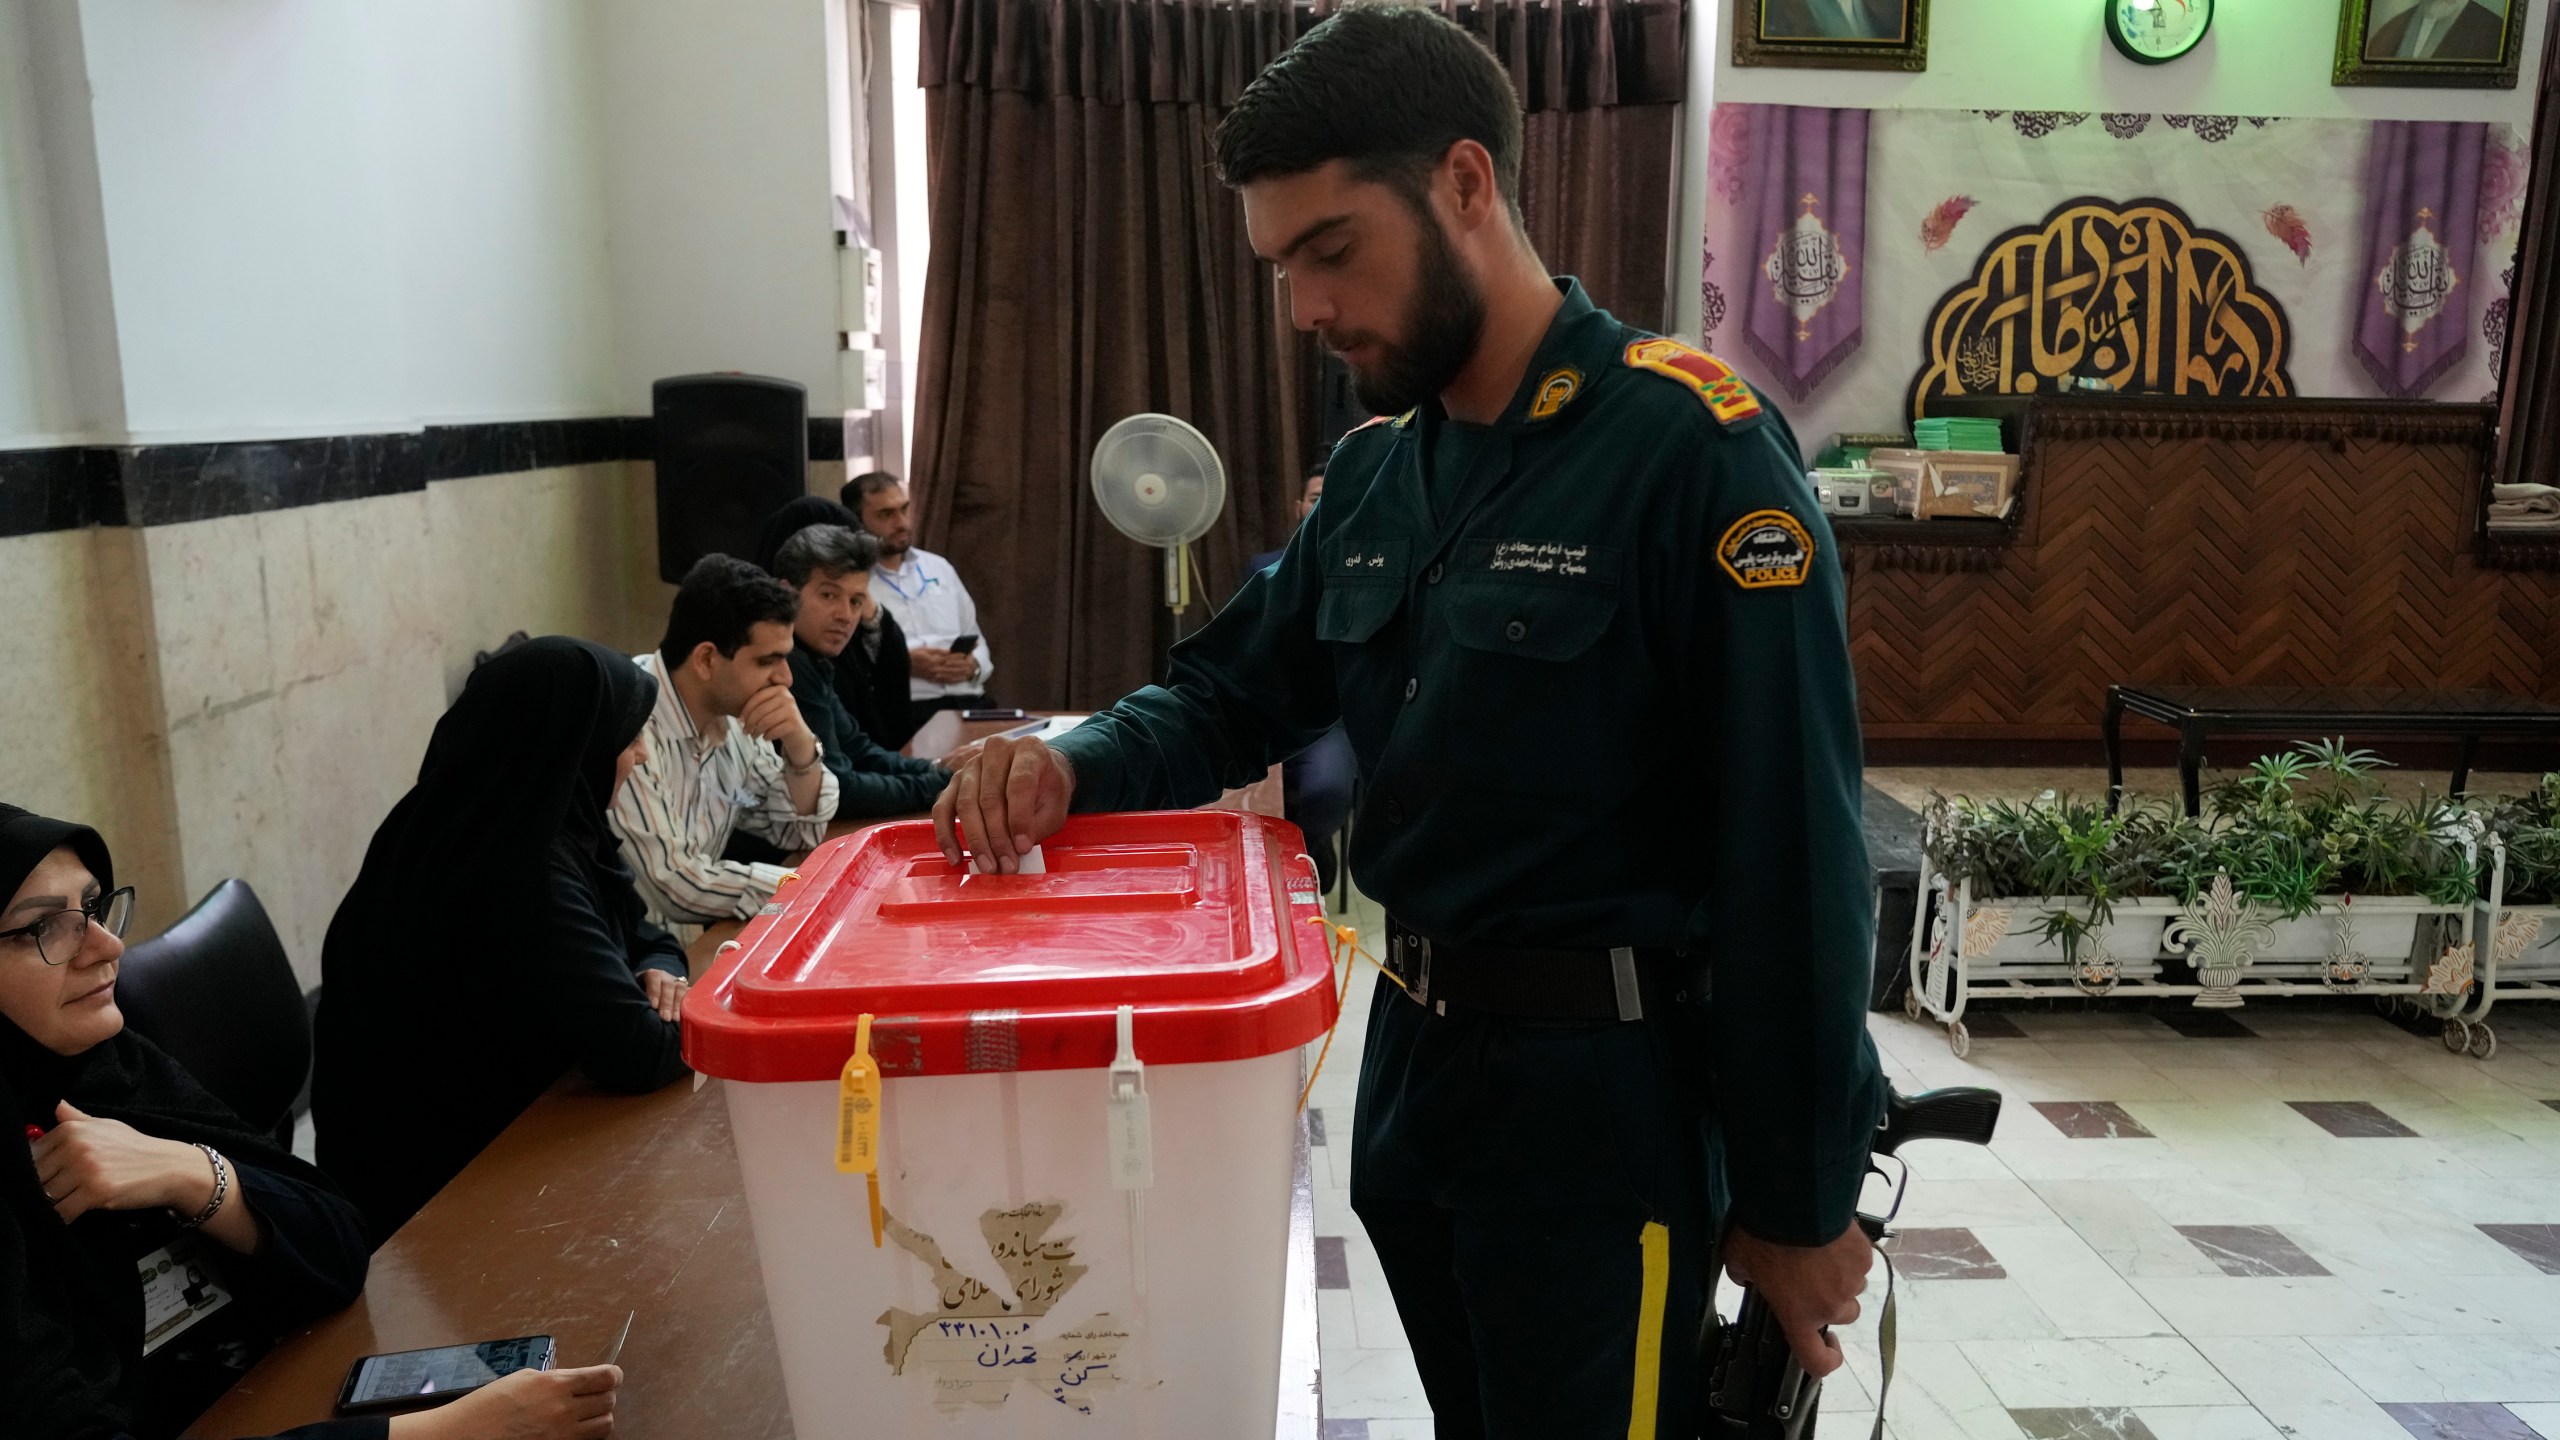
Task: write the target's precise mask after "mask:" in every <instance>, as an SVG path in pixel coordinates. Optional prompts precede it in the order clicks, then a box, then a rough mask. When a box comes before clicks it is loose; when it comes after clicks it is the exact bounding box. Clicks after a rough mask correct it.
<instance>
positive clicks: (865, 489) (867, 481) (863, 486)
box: [836, 470, 907, 515]
mask: <svg viewBox="0 0 2560 1440" xmlns="http://www.w3.org/2000/svg"><path fill="white" fill-rule="evenodd" d="M906 483H907V482H906V481H904V480H901V479H899V478H898V477H897V476H895V475H892V474H890V473H889V472H888V471H886V470H865V471H863V472H862V473H861V474H859V475H856V476H854V477H853V478H852V479H850V480H847V481H846V482H844V488H843V489H842V490H839V491H837V492H836V499H837V500H839V501H841V502H842V503H843V505H844V508H846V509H847V510H850V511H852V512H853V513H854V514H856V515H859V514H861V513H862V502H863V501H865V500H868V499H870V498H871V497H872V496H874V495H877V494H879V493H880V492H881V491H883V490H886V489H888V488H889V487H890V486H892V485H904V484H906Z"/></svg>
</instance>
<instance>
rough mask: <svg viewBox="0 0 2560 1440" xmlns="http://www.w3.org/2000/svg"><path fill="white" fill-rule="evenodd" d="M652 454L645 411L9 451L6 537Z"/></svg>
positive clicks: (814, 439) (239, 510)
mask: <svg viewBox="0 0 2560 1440" xmlns="http://www.w3.org/2000/svg"><path fill="white" fill-rule="evenodd" d="M865 423H866V425H867V418H866V421H865ZM869 436H870V431H869V430H868V429H867V428H866V429H864V430H863V431H862V432H861V435H860V437H858V438H859V439H861V440H862V441H863V442H864V443H865V445H866V447H867V444H868V440H869ZM845 439H846V436H845V422H844V421H843V420H841V419H833V418H821V419H813V420H811V421H810V422H809V458H810V459H811V460H842V459H843V458H844V455H845ZM653 454H654V452H653V449H652V444H651V440H650V422H649V419H648V417H646V416H635V415H608V416H600V417H598V418H595V419H590V420H508V421H499V422H495V423H491V424H484V425H430V426H428V427H426V429H424V430H422V431H410V432H405V433H399V434H389V435H323V436H315V437H312V438H308V439H296V440H219V441H212V442H208V443H205V444H200V445H124V446H58V447H54V448H50V449H43V450H0V537H7V536H11V535H35V534H41V533H43V532H46V531H50V530H77V529H79V528H80V527H82V526H84V525H128V524H130V525H176V524H181V523H184V522H186V521H189V520H215V519H220V518H222V517H223V516H226V515H254V514H258V513H260V512H263V511H269V510H290V509H293V508H294V507H296V506H301V505H325V504H327V503H329V502H331V501H333V500H362V499H365V498H367V497H370V496H375V495H397V494H401V493H403V492H406V491H415V490H423V489H425V488H426V487H427V486H428V484H430V483H431V482H433V481H438V480H467V479H470V478H472V477H474V476H480V475H513V474H519V473H521V472H524V471H529V470H551V469H557V468H560V467H562V466H568V465H601V464H608V463H611V462H614V461H621V460H648V459H651V458H653Z"/></svg>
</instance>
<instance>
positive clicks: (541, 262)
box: [79, 0, 614, 443]
mask: <svg viewBox="0 0 2560 1440" xmlns="http://www.w3.org/2000/svg"><path fill="white" fill-rule="evenodd" d="M79 16H80V22H81V28H82V32H83V39H84V42H85V52H86V66H87V78H88V82H89V86H90V89H91V92H92V96H93V100H92V107H91V113H92V119H93V124H94V127H95V131H96V145H97V174H98V177H99V181H100V185H101V189H102V193H103V202H104V211H105V222H106V230H107V235H108V237H109V241H110V243H109V246H108V252H109V264H110V273H111V276H112V281H113V286H114V295H115V312H116V324H117V336H118V340H119V343H120V348H121V351H122V361H123V375H124V398H125V410H126V424H127V426H128V427H129V430H130V434H131V437H132V439H133V440H135V441H136V442H141V443H152V442H167V441H180V440H198V439H239V438H244V437H249V436H257V435H311V434H331V433H341V432H349V431H364V430H393V429H405V428H410V427H414V426H416V425H419V424H422V423H428V422H432V421H436V420H446V419H482V418H496V417H500V416H504V417H507V418H530V417H548V416H561V415H585V414H598V413H606V412H609V411H610V410H611V409H612V408H613V400H614V396H613V393H612V388H611V383H610V374H611V372H610V365H609V360H608V356H609V355H610V346H611V336H610V332H609V327H608V324H607V310H608V301H607V290H606V287H605V282H604V251H605V246H604V228H603V203H602V186H601V183H600V179H599V176H598V168H599V167H598V165H597V161H596V150H597V144H596V125H595V120H594V118H593V117H594V110H595V107H594V103H593V95H594V92H595V82H594V78H593V69H592V64H593V61H592V55H591V47H590V45H589V43H588V37H587V34H586V26H587V24H588V19H589V17H588V15H587V11H586V7H585V5H584V4H583V3H582V0H366V3H364V4H360V5H348V4H343V3H339V0H228V3H224V4H219V5H204V4H196V3H190V0H82V3H81V4H80V7H79Z"/></svg>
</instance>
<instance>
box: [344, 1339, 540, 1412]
mask: <svg viewBox="0 0 2560 1440" xmlns="http://www.w3.org/2000/svg"><path fill="white" fill-rule="evenodd" d="M550 1368H551V1337H550V1336H548V1335H519V1336H517V1337H515V1338H514V1339H512V1340H483V1341H481V1342H480V1343H479V1344H477V1345H444V1346H439V1347H438V1348H436V1349H433V1350H398V1351H394V1352H392V1353H390V1354H388V1355H367V1356H366V1357H364V1358H363V1359H361V1360H359V1361H357V1362H356V1363H355V1364H353V1365H351V1366H349V1367H348V1368H347V1383H346V1384H345V1385H343V1386H341V1387H339V1390H338V1409H339V1411H340V1412H341V1413H343V1414H349V1415H362V1414H370V1413H374V1412H377V1411H383V1410H406V1409H410V1408H412V1407H416V1406H424V1405H441V1404H443V1403H444V1402H446V1401H448V1400H454V1399H458V1398H460V1397H462V1396H464V1395H468V1394H470V1393H471V1392H472V1391H474V1390H477V1389H479V1388H480V1387H481V1386H483V1385H486V1384H488V1383H489V1382H490V1381H492V1380H496V1379H498V1378H499V1377H500V1376H504V1375H512V1374H514V1373H515V1372H517V1371H518V1370H548V1369H550Z"/></svg>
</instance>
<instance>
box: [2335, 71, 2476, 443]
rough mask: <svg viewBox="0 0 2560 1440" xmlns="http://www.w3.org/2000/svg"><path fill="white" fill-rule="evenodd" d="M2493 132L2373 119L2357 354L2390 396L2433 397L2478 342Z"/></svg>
mask: <svg viewBox="0 0 2560 1440" xmlns="http://www.w3.org/2000/svg"><path fill="white" fill-rule="evenodd" d="M2488 135H2489V127H2488V126H2487V125H2485V124H2479V123H2474V122H2467V121H2440V120H2378V121H2375V122H2374V126H2373V141H2372V148H2371V149H2370V150H2368V151H2367V152H2366V160H2365V174H2364V230H2365V252H2364V256H2365V258H2364V267H2363V272H2362V273H2363V277H2364V279H2363V283H2362V284H2361V285H2359V286H2358V287H2357V291H2356V296H2357V298H2356V320H2355V325H2356V339H2355V349H2356V358H2357V359H2358V360H2360V361H2362V362H2363V363H2364V368H2365V370H2366V371H2367V372H2368V373H2370V374H2371V375H2372V376H2373V382H2374V383H2375V384H2376V385H2379V386H2381V387H2382V393H2384V394H2385V395H2391V396H2395V397H2399V398H2402V399H2407V398H2411V397H2415V396H2419V395H2423V394H2425V393H2426V391H2427V387H2428V386H2430V385H2433V384H2434V383H2435V382H2436V381H2437V380H2439V379H2441V378H2442V377H2443V375H2444V373H2445V372H2446V371H2448V370H2450V369H2452V368H2453V366H2454V365H2455V363H2456V362H2458V361H2460V360H2461V359H2462V354H2463V351H2464V349H2465V348H2466V347H2467V346H2468V345H2469V343H2470V338H2471V326H2470V318H2469V317H2470V311H2471V295H2472V292H2473V291H2474V290H2476V289H2478V288H2479V284H2478V279H2477V277H2475V276H2474V275H2473V274H2472V267H2473V266H2474V265H2475V264H2476V263H2477V262H2478V259H2479V254H2480V239H2479V225H2480V219H2479V217H2480V171H2481V161H2482V159H2483V156H2484V152H2485V151H2486V149H2487V145H2488Z"/></svg>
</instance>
